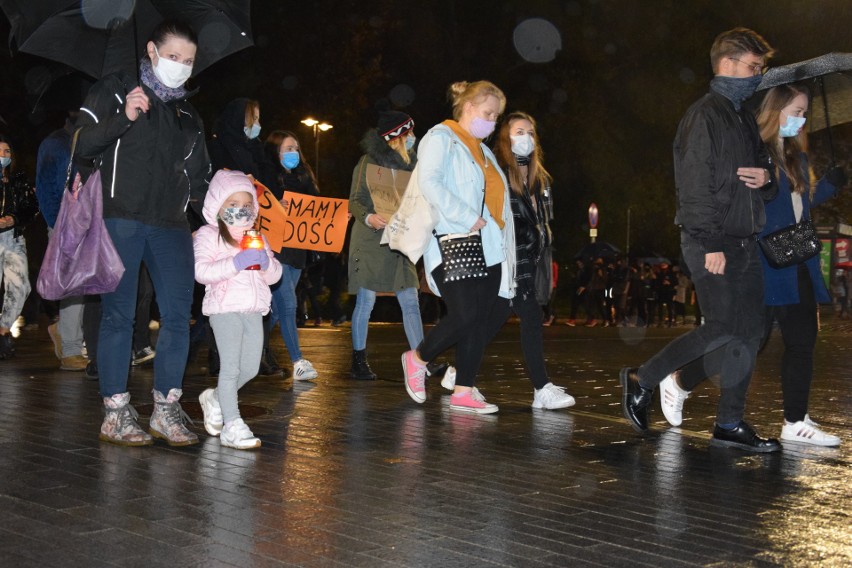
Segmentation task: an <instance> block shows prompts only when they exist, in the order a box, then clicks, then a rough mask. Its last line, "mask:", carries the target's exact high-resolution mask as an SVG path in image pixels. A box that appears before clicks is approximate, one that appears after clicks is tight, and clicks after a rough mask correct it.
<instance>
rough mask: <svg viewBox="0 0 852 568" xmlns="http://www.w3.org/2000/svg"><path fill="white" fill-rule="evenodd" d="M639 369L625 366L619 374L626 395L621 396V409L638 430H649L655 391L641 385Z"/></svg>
mask: <svg viewBox="0 0 852 568" xmlns="http://www.w3.org/2000/svg"><path fill="white" fill-rule="evenodd" d="M637 370H638V369H635V368H632V367H624V368H623V369H621V372H620V373H619V374H618V378H619V380H620V381H621V387H622V388H623V389H624V395H623V396H622V397H621V409H622V410H623V411H624V417H625V418H627V421H628V422H630V425H631V426H633V429H634V430H636V431H637V432H640V433H642V432H645V431H647V430H648V409H649V408H650V407H651V400H652V399H653V398H654V391H653V390H650V389H646V388H644V387H642V386H640V385H639V376H638V375H637V374H636V371H637Z"/></svg>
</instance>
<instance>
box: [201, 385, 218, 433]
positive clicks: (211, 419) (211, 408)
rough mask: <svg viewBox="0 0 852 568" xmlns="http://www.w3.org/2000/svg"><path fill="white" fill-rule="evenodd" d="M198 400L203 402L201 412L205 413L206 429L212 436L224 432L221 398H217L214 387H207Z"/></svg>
mask: <svg viewBox="0 0 852 568" xmlns="http://www.w3.org/2000/svg"><path fill="white" fill-rule="evenodd" d="M198 402H199V403H200V404H201V412H202V413H203V414H204V429H205V430H207V433H208V434H210V435H211V436H218V435H219V434H221V433H222V426H223V424H222V421H223V418H222V408H221V407H220V406H219V399H217V398H216V391H215V390H214V389H207V390H205V391H204V392H202V393H201V396H199V397H198Z"/></svg>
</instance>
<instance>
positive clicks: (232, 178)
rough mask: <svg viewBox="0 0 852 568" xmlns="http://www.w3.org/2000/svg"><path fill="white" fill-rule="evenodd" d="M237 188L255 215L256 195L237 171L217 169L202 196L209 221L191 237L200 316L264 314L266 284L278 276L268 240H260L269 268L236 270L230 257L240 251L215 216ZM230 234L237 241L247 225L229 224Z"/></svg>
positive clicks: (266, 309) (267, 298)
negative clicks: (200, 297) (223, 234)
mask: <svg viewBox="0 0 852 568" xmlns="http://www.w3.org/2000/svg"><path fill="white" fill-rule="evenodd" d="M239 191H245V192H246V193H249V194H251V196H252V205H253V207H254V212H255V215H257V210H258V204H257V194H256V192H255V190H254V185H253V184H252V183H251V180H249V179H248V177H247V176H246V175H245V174H244V173H242V172H238V171H225V170H221V171H218V172H216V175H214V176H213V179H212V180H211V181H210V188H209V190H208V191H207V197H206V198H205V199H204V209H203V214H204V219H205V220H206V221H207V223H209V224H208V225H204V226H203V227H201V228H200V229H198V231H196V233H195V236H194V237H193V249H194V250H195V279H196V280H197V281H198V282H199V283H200V284H204V300H203V302H202V304H201V312H202V313H203V314H204V315H208V316H209V315H212V314H221V313H227V312H240V313H255V312H260V313H262V314H266V313H268V312H269V304H270V301H271V300H272V293H271V292H270V290H269V286H270V285H272V284H275V283H276V282H278V280H279V279H280V278H281V264H280V263H279V262H278V261H277V260H275V257H274V256H273V254H272V251H271V250H270V249H269V243H267V242H266V239H264V244H265V250H266V254H267V255H268V256H269V267H268V268H267V269H266V270H237V267H236V266H234V257H235V256H236V255H237V254H238V253H239V252H240V249H239V248H238V247H234V246H231V245H229V244H228V243H227V242H225V239H223V238H222V237H221V236H220V235H219V226H218V222H217V218H218V215H219V210H220V209H221V208H222V204H223V203H224V202H225V200H226V199H227V198H228V197H230V196H231V195H233V194H234V193H237V192H239ZM228 229H229V231H230V234H231V236H232V237H233V238H234V239H235V240H236V241H237V242H239V241H240V239H242V236H243V232H244V231H245V230H246V229H247V227H229V228H228Z"/></svg>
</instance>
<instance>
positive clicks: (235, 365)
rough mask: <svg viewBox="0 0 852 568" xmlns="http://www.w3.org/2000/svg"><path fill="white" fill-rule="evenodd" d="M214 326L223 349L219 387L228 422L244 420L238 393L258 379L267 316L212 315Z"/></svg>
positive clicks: (220, 404)
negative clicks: (264, 324)
mask: <svg viewBox="0 0 852 568" xmlns="http://www.w3.org/2000/svg"><path fill="white" fill-rule="evenodd" d="M210 327H212V328H213V333H214V335H215V336H216V347H217V348H218V349H219V365H220V366H219V384H218V386H217V387H216V393H217V395H218V398H219V406H221V407H222V418H223V419H224V423H225V424H227V423H229V422H233V421H234V420H236V419H237V418H239V417H240V410H239V406H238V405H237V391H239V390H240V389H241V388H242V387H243V386H244V385H245V384H246V383H247V382H249V381H250V380H252V379H253V378H254V377H255V376H257V371H258V369H259V368H260V355H261V353H262V352H263V316H262V315H261V314H259V313H248V314H244V313H236V312H229V313H224V314H212V315H210Z"/></svg>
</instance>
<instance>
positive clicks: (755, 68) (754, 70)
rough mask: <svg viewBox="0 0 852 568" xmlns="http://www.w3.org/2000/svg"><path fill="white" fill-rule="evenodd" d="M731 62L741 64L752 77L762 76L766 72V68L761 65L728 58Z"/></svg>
mask: <svg viewBox="0 0 852 568" xmlns="http://www.w3.org/2000/svg"><path fill="white" fill-rule="evenodd" d="M728 59H730V60H731V61H736V62H737V63H742V64H743V65H745V66H746V67H748V68H749V69H751V74H752V75H763V74H764V73H765V72H766V66H765V65H763V64H762V63H746V62H745V61H743V60H742V59H737V58H736V57H729V58H728Z"/></svg>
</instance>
